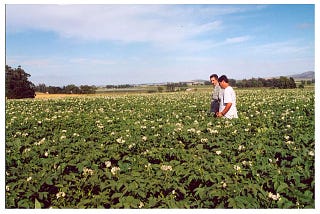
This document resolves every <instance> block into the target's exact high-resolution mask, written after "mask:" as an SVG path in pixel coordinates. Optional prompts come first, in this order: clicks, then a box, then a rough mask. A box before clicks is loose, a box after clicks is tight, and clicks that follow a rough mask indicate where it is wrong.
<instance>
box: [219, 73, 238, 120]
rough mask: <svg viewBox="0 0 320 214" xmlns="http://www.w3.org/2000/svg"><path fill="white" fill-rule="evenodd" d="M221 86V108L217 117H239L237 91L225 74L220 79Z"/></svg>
mask: <svg viewBox="0 0 320 214" xmlns="http://www.w3.org/2000/svg"><path fill="white" fill-rule="evenodd" d="M218 82H219V85H220V87H221V89H222V90H221V91H220V95H219V96H220V108H219V112H218V113H217V117H226V118H229V119H232V118H238V112H237V103H236V93H235V92H234V90H233V88H232V87H231V86H230V85H229V80H228V78H227V77H226V76H225V75H222V76H221V77H219V79H218Z"/></svg>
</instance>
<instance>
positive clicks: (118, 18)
mask: <svg viewBox="0 0 320 214" xmlns="http://www.w3.org/2000/svg"><path fill="white" fill-rule="evenodd" d="M247 9H248V8H246V7H241V9H240V8H239V7H236V6H232V7H230V6H229V7H224V6H216V7H200V6H198V7H196V9H195V8H194V7H192V6H185V5H184V7H182V6H177V5H8V6H7V17H6V22H7V30H9V31H12V30H16V31H19V30H25V29H30V28H31V29H37V30H45V31H53V32H56V33H57V34H59V35H60V36H62V37H68V38H73V39H84V40H113V41H120V42H151V43H176V42H181V41H184V40H187V39H190V38H192V37H194V36H197V35H199V34H202V33H205V32H208V31H213V30H218V29H219V28H221V27H222V22H221V20H219V18H218V17H219V16H221V15H224V14H230V13H236V12H243V11H244V10H247Z"/></svg>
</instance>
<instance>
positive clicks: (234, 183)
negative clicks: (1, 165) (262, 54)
mask: <svg viewBox="0 0 320 214" xmlns="http://www.w3.org/2000/svg"><path fill="white" fill-rule="evenodd" d="M237 99H238V100H237V102H238V106H237V107H238V113H239V119H234V120H228V119H223V118H219V119H217V118H213V117H212V116H210V115H208V113H207V111H208V108H209V102H210V92H208V91H197V92H189V93H172V94H170V93H169V94H151V95H127V96H124V95H122V96H111V97H102V96H97V97H81V98H67V99H54V100H7V101H6V208H40V207H41V208H49V207H52V208H314V207H315V196H314V195H315V180H314V178H315V168H314V162H315V160H314V156H315V150H314V147H315V131H314V130H315V118H314V91H313V90H298V89H295V90H275V89H273V90H271V89H270V90H238V91H237Z"/></svg>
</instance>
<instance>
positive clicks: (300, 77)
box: [287, 71, 315, 80]
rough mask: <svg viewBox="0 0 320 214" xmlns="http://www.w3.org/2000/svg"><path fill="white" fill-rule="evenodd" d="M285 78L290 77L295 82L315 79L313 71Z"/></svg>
mask: <svg viewBox="0 0 320 214" xmlns="http://www.w3.org/2000/svg"><path fill="white" fill-rule="evenodd" d="M287 77H292V78H293V79H295V80H312V79H314V78H315V74H314V71H307V72H304V73H301V74H293V75H288V76H287Z"/></svg>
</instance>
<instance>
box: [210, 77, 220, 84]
mask: <svg viewBox="0 0 320 214" xmlns="http://www.w3.org/2000/svg"><path fill="white" fill-rule="evenodd" d="M210 82H211V83H212V85H217V84H219V83H218V75H216V74H211V75H210Z"/></svg>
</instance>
